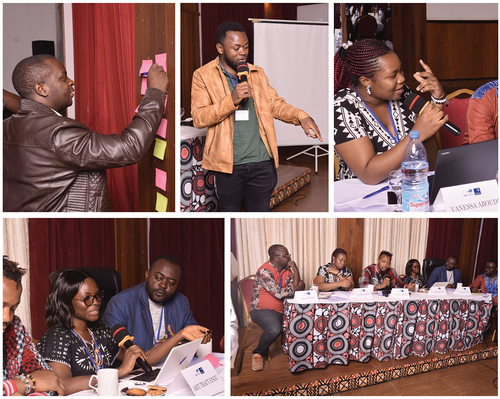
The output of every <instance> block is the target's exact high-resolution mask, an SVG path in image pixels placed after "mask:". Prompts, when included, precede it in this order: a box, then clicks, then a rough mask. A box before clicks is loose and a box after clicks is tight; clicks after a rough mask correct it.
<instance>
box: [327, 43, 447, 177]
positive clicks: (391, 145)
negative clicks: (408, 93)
mask: <svg viewBox="0 0 500 399" xmlns="http://www.w3.org/2000/svg"><path fill="white" fill-rule="evenodd" d="M420 64H421V65H422V67H423V69H424V71H422V72H417V73H415V74H414V75H413V76H414V78H415V79H416V80H417V81H418V82H419V86H418V87H417V90H418V91H420V92H430V93H431V95H432V97H431V98H432V101H431V104H429V106H427V107H425V108H424V110H423V111H422V113H421V115H420V116H418V117H417V115H416V114H415V113H413V112H412V111H410V110H408V109H406V108H405V107H404V105H403V99H402V98H401V96H402V95H403V93H404V92H405V90H409V89H408V88H406V89H405V87H406V86H405V84H404V83H405V77H404V74H403V70H402V69H401V61H400V60H399V58H398V56H397V55H396V54H395V53H394V52H393V51H392V50H391V49H390V48H389V47H387V46H386V45H385V44H384V43H383V42H381V41H378V40H374V39H365V40H361V41H357V42H355V43H354V44H351V43H349V44H344V45H343V47H341V48H340V49H339V51H338V52H337V53H336V54H335V59H334V67H335V72H334V74H335V76H334V78H335V87H334V91H335V99H334V121H335V122H334V138H335V155H336V156H337V158H338V160H339V164H340V170H339V174H338V176H337V178H338V179H349V178H355V177H357V178H359V179H361V181H363V182H364V183H366V184H377V183H379V182H380V181H382V180H384V179H385V178H387V175H388V174H389V172H390V171H391V170H394V169H398V168H399V167H400V165H401V161H402V159H403V152H404V149H405V147H406V143H407V142H408V140H409V137H408V133H409V132H410V130H418V131H419V132H420V140H421V141H425V140H427V139H429V138H431V137H432V136H433V135H434V134H435V133H436V132H437V131H438V130H439V128H440V127H441V126H443V125H444V124H445V122H447V121H448V116H445V115H444V113H443V111H442V107H443V103H444V102H445V101H446V95H445V92H444V90H443V87H442V86H441V84H440V83H439V81H438V80H437V78H436V77H435V76H434V75H433V73H432V71H431V69H430V68H429V67H428V66H427V65H426V64H425V63H424V62H423V61H422V60H420Z"/></svg>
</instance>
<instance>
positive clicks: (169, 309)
mask: <svg viewBox="0 0 500 399" xmlns="http://www.w3.org/2000/svg"><path fill="white" fill-rule="evenodd" d="M181 275H182V266H181V264H180V262H179V261H178V260H177V259H176V258H175V257H173V256H171V255H163V256H159V257H158V258H156V259H155V260H154V261H153V262H152V263H151V267H150V268H149V270H147V271H146V281H145V282H143V283H141V284H139V285H136V286H135V287H132V288H129V289H127V290H125V291H122V292H120V293H119V294H117V295H115V296H114V297H113V298H111V300H110V301H109V303H108V306H107V307H106V310H105V311H104V315H103V317H102V321H103V322H104V324H106V325H107V326H108V327H110V328H111V327H113V326H114V325H116V324H122V325H124V326H125V327H126V328H127V330H128V331H129V332H130V334H131V335H132V336H134V338H135V339H134V344H136V345H138V346H140V347H141V348H142V349H143V350H144V351H148V350H149V349H151V348H152V347H153V346H154V345H157V344H158V343H160V342H162V341H163V339H164V338H169V337H171V336H172V335H174V334H175V333H178V332H179V331H180V330H182V329H187V330H188V332H190V333H191V335H192V338H193V339H195V338H197V337H198V336H199V334H200V333H205V332H206V331H207V328H205V327H201V326H199V325H198V323H197V321H196V320H195V319H194V317H193V312H192V311H191V308H190V307H189V301H188V299H187V298H186V297H185V296H184V295H183V294H181V293H180V292H177V287H178V286H179V282H180V279H181ZM210 339H211V334H207V335H206V337H205V338H204V340H203V343H206V342H208V341H210Z"/></svg>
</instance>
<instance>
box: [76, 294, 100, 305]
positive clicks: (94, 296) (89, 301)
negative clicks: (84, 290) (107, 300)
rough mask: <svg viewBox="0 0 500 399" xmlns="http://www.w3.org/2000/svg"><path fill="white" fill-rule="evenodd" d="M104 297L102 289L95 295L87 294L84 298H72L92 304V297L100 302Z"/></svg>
mask: <svg viewBox="0 0 500 399" xmlns="http://www.w3.org/2000/svg"><path fill="white" fill-rule="evenodd" d="M103 298H104V291H99V292H98V293H97V294H95V295H87V296H86V297H85V298H83V299H82V298H73V299H74V300H75V301H82V302H83V303H84V304H85V305H87V306H92V305H93V304H94V299H95V300H96V301H97V302H99V303H101V302H102V299H103Z"/></svg>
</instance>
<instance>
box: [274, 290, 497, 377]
mask: <svg viewBox="0 0 500 399" xmlns="http://www.w3.org/2000/svg"><path fill="white" fill-rule="evenodd" d="M492 306H493V304H492V302H491V295H489V294H471V295H454V294H453V290H448V289H447V292H446V294H441V295H440V296H435V295H432V296H431V295H429V294H426V293H410V297H409V299H397V298H391V297H388V298H387V297H384V296H383V295H382V294H381V293H380V292H375V293H373V294H370V295H369V296H368V297H363V296H354V295H351V293H350V292H332V293H331V296H330V298H328V299H320V300H317V302H316V301H315V302H309V303H304V302H299V301H297V300H294V299H288V300H285V302H284V316H283V325H282V327H283V328H282V330H283V336H282V347H283V350H284V352H285V353H287V354H288V368H289V370H290V371H291V372H300V371H303V370H307V369H314V368H324V367H326V366H327V365H329V364H339V365H348V364H349V362H350V361H357V362H368V361H369V360H370V359H371V358H375V359H377V360H379V361H385V360H389V359H405V358H407V357H408V356H410V355H415V356H419V357H425V356H427V355H428V354H429V353H431V352H435V353H440V354H443V353H446V352H448V351H462V350H466V349H469V348H470V347H472V346H474V345H477V344H479V343H481V342H482V339H483V333H484V331H485V328H486V326H487V324H488V320H489V317H490V314H491V309H492Z"/></svg>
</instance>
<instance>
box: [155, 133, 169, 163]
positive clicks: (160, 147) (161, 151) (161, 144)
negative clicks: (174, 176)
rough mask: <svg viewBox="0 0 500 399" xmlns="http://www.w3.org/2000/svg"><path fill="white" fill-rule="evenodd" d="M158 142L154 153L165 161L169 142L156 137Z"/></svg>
mask: <svg viewBox="0 0 500 399" xmlns="http://www.w3.org/2000/svg"><path fill="white" fill-rule="evenodd" d="M155 141H156V144H155V149H154V151H153V155H154V156H155V157H156V158H158V159H161V160H162V161H163V158H165V150H166V149H167V142H166V141H165V140H162V139H158V138H156V139H155Z"/></svg>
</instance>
